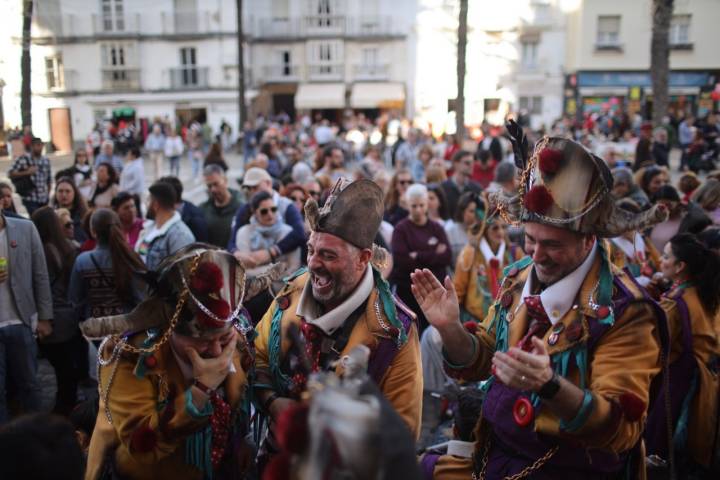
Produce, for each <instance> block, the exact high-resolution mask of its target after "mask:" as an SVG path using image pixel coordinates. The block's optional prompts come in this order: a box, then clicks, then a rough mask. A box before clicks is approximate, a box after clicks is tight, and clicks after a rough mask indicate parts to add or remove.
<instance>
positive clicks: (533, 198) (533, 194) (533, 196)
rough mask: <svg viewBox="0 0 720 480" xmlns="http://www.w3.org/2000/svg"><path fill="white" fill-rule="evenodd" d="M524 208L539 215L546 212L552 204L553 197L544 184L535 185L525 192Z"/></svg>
mask: <svg viewBox="0 0 720 480" xmlns="http://www.w3.org/2000/svg"><path fill="white" fill-rule="evenodd" d="M523 204H524V205H525V208H527V209H528V210H530V211H531V212H534V213H539V214H540V215H542V214H544V213H545V212H547V211H548V210H549V209H550V207H551V206H552V204H553V197H552V194H551V193H550V191H549V190H548V189H547V188H545V185H535V186H534V187H532V188H531V189H530V191H529V192H527V193H526V194H525V199H524V201H523Z"/></svg>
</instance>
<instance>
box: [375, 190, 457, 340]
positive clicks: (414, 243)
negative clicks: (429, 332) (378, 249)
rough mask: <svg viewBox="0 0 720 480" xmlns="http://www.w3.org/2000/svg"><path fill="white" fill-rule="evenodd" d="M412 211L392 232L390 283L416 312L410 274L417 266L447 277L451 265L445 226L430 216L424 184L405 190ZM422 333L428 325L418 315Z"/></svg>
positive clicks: (421, 316)
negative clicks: (392, 263)
mask: <svg viewBox="0 0 720 480" xmlns="http://www.w3.org/2000/svg"><path fill="white" fill-rule="evenodd" d="M405 201H406V205H407V206H408V209H409V210H410V214H409V215H408V217H407V218H405V219H403V220H401V221H400V222H398V224H397V225H396V226H395V230H393V235H392V242H391V243H392V248H391V249H392V252H393V262H394V265H393V269H392V272H391V273H390V278H389V280H390V283H391V284H392V285H393V286H394V287H395V290H396V294H397V296H398V297H400V299H401V300H402V301H403V302H405V304H406V305H407V306H408V307H410V309H411V310H413V311H414V312H419V311H420V309H419V308H418V305H417V303H416V301H415V297H413V294H412V292H411V291H410V273H411V272H412V271H413V270H414V269H415V268H427V269H429V270H431V271H432V272H433V273H434V274H435V275H437V276H438V278H445V274H446V272H447V271H448V268H449V267H450V266H451V262H452V254H451V248H450V243H449V242H448V238H447V235H446V234H445V230H444V229H443V227H442V225H440V224H439V223H437V222H434V221H432V220H430V218H429V217H428V191H427V187H426V186H425V185H422V184H419V183H416V184H413V185H410V186H409V187H408V189H407V191H406V192H405ZM418 325H419V327H420V333H422V331H423V329H424V328H425V327H426V326H427V321H426V320H425V317H424V316H423V315H418Z"/></svg>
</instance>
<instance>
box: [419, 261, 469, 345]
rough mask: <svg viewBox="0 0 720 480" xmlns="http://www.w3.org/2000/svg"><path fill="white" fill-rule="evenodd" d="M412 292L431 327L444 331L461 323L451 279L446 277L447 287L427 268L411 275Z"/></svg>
mask: <svg viewBox="0 0 720 480" xmlns="http://www.w3.org/2000/svg"><path fill="white" fill-rule="evenodd" d="M410 279H411V280H412V285H411V287H410V288H411V290H412V293H413V295H414V296H415V299H416V300H417V302H418V305H420V308H421V309H422V311H423V313H424V314H425V318H427V320H428V322H429V323H430V325H432V326H434V327H435V328H437V329H438V330H440V331H442V330H443V329H444V328H445V327H447V326H450V325H456V324H459V322H460V307H459V305H458V298H457V294H456V293H455V286H454V285H453V283H452V280H450V277H447V276H446V277H445V286H443V285H442V284H441V283H440V281H439V280H438V279H437V278H435V275H433V274H432V272H431V271H430V270H428V269H427V268H425V269H423V270H415V271H414V272H413V273H411V274H410Z"/></svg>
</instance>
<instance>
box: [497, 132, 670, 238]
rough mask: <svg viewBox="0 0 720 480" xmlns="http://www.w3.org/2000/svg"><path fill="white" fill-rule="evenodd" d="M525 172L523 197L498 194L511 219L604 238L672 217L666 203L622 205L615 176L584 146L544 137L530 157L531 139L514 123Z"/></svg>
mask: <svg viewBox="0 0 720 480" xmlns="http://www.w3.org/2000/svg"><path fill="white" fill-rule="evenodd" d="M507 129H508V132H509V133H510V136H511V141H512V142H513V148H514V150H515V163H516V165H517V167H518V168H519V169H520V171H521V172H522V177H521V180H520V188H519V193H518V195H515V196H513V197H507V196H505V195H503V194H502V193H499V194H496V195H495V198H494V201H495V202H496V203H497V205H498V210H499V211H500V213H501V214H502V215H503V217H505V219H506V220H507V221H508V222H511V223H518V222H522V223H527V222H535V223H542V224H546V225H550V226H553V227H559V228H565V229H567V230H572V231H574V232H578V233H583V234H592V235H597V236H599V237H615V236H618V235H620V234H622V233H624V232H628V231H631V230H641V229H644V228H647V227H650V226H652V225H654V224H656V223H659V222H661V221H663V220H664V219H665V218H667V211H666V209H665V208H664V207H663V206H654V207H653V208H651V209H650V210H647V211H644V212H642V213H640V214H633V213H631V212H627V211H624V210H621V209H619V208H617V206H616V205H615V200H614V198H613V196H612V195H611V194H610V191H611V190H612V185H613V178H612V174H611V173H610V169H609V168H608V166H607V164H606V163H605V161H604V160H602V159H601V158H600V157H598V156H596V155H593V154H592V153H590V152H588V151H587V150H586V149H585V148H584V147H583V146H582V145H580V144H579V143H577V142H574V141H572V140H569V139H566V138H560V137H544V138H542V139H541V140H540V141H539V142H538V143H537V144H536V146H535V149H534V151H533V153H532V155H531V156H530V158H529V159H528V150H527V140H526V138H525V135H524V133H523V131H522V128H520V127H519V126H518V125H517V124H516V123H515V122H513V121H510V123H509V124H508V125H507Z"/></svg>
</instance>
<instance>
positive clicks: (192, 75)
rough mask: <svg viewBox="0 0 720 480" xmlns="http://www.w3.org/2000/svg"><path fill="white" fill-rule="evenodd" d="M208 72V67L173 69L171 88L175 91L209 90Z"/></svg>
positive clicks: (170, 71)
mask: <svg viewBox="0 0 720 480" xmlns="http://www.w3.org/2000/svg"><path fill="white" fill-rule="evenodd" d="M208 71H209V69H208V67H181V68H171V69H170V70H169V75H170V88H171V89H173V90H194V89H202V88H208V85H209V83H208Z"/></svg>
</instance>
